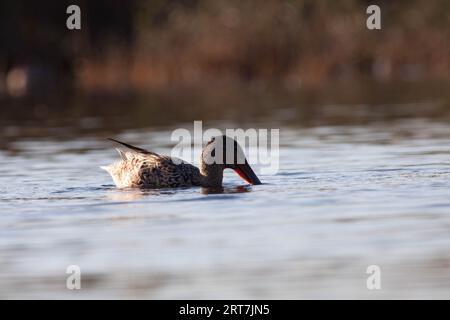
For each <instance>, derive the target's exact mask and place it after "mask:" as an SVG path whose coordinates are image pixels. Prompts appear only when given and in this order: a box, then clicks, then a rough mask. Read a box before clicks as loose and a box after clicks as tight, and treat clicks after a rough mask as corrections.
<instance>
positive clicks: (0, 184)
mask: <svg viewBox="0 0 450 320" xmlns="http://www.w3.org/2000/svg"><path fill="white" fill-rule="evenodd" d="M170 133H171V131H170V130H169V129H167V130H165V129H163V130H155V129H153V130H152V129H142V130H134V131H125V132H123V133H122V134H121V135H119V136H118V137H119V138H123V139H125V140H126V141H129V142H131V143H136V144H140V145H143V146H147V147H151V148H152V149H153V150H155V151H158V152H161V153H169V152H170V146H171V144H170V140H169V139H170ZM280 144H281V150H280V157H281V158H280V170H279V172H278V174H276V175H261V176H260V178H261V180H262V181H263V182H264V184H263V185H260V186H249V185H247V184H246V183H245V182H243V181H242V180H240V179H239V177H238V176H236V175H235V174H234V173H232V172H227V173H226V175H225V186H224V188H223V190H206V189H202V188H188V189H177V190H150V191H141V190H117V189H116V188H115V187H114V186H113V185H112V181H111V179H110V177H109V176H108V175H107V174H106V173H105V172H104V171H102V170H100V169H99V168H98V167H99V166H100V165H105V164H108V163H110V162H112V161H114V160H116V159H117V154H116V153H115V151H114V150H113V149H112V147H111V145H110V143H108V142H107V141H105V140H104V139H102V138H99V137H97V136H96V135H89V134H87V135H82V136H74V137H70V138H65V139H59V138H56V137H53V138H39V139H36V138H27V139H17V140H14V141H11V142H10V143H8V145H7V147H6V148H4V149H3V150H1V151H0V163H1V166H0V212H1V214H0V238H1V242H0V298H150V299H160V298H171V299H173V298H177V299H178V298H181V299H191V298H193V299H196V298H209V299H216V298H269V299H272V298H274V299H277V298H288V299H294V298H447V299H448V298H450V250H449V249H450V126H448V123H446V122H443V123H440V122H436V121H434V122H431V121H429V120H421V119H416V120H401V121H395V122H392V121H391V122H387V123H385V122H380V123H372V124H370V125H365V126H351V125H347V126H318V127H311V128H301V127H289V126H283V127H281V140H280ZM257 172H258V167H257ZM68 265H78V266H80V268H81V271H82V290H79V291H70V290H67V289H66V277H67V274H66V273H65V272H66V268H67V266H68ZM369 265H378V266H379V267H380V268H381V272H382V289H381V290H368V289H367V287H366V279H367V277H368V275H367V274H366V269H367V267H368V266H369Z"/></svg>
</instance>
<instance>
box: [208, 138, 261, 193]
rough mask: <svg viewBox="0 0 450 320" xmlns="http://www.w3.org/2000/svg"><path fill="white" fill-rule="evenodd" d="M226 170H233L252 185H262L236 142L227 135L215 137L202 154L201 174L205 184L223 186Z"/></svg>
mask: <svg viewBox="0 0 450 320" xmlns="http://www.w3.org/2000/svg"><path fill="white" fill-rule="evenodd" d="M225 169H233V170H234V171H235V172H236V173H237V174H238V175H239V176H240V177H241V178H242V179H244V180H245V181H247V182H248V183H250V184H261V181H260V180H259V179H258V177H257V176H256V174H255V172H253V169H252V168H251V167H250V165H249V163H248V161H247V159H246V158H245V154H244V151H243V150H242V148H241V146H240V145H239V144H238V142H237V141H236V140H234V139H232V138H230V137H227V136H225V135H223V136H217V137H213V138H212V139H211V140H210V141H209V142H208V143H207V145H206V146H205V148H204V149H203V152H202V158H201V172H202V174H203V176H204V177H205V180H206V181H205V184H206V185H209V186H217V185H222V179H223V170H225Z"/></svg>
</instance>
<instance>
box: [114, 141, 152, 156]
mask: <svg viewBox="0 0 450 320" xmlns="http://www.w3.org/2000/svg"><path fill="white" fill-rule="evenodd" d="M108 140H110V141H113V142H115V143H118V144H120V145H122V146H124V147H126V148H127V151H133V152H135V153H139V154H145V155H152V156H156V157H160V155H159V154H157V153H155V152H151V151H148V150H146V149H142V148H139V147H135V146H132V145H131V144H128V143H125V142H122V141H119V140H116V139H112V138H108ZM117 151H119V153H120V155H121V156H122V158H124V159H126V158H127V157H126V153H125V152H123V151H122V150H120V149H118V150H117Z"/></svg>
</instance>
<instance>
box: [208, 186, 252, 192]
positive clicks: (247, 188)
mask: <svg viewBox="0 0 450 320" xmlns="http://www.w3.org/2000/svg"><path fill="white" fill-rule="evenodd" d="M251 190H252V187H251V186H237V187H214V188H202V189H201V193H202V194H222V193H225V194H231V193H244V192H250V191H251Z"/></svg>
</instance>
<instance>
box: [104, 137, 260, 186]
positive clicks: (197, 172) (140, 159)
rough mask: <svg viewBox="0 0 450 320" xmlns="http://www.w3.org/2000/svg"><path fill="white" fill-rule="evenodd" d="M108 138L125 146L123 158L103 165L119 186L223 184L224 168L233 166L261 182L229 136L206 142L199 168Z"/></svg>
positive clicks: (248, 178) (253, 181) (247, 178)
mask: <svg viewBox="0 0 450 320" xmlns="http://www.w3.org/2000/svg"><path fill="white" fill-rule="evenodd" d="M109 140H111V141H114V142H116V143H118V144H120V145H121V147H125V149H124V148H118V149H117V151H118V152H119V154H120V156H121V158H122V160H121V161H119V162H116V163H113V164H111V165H109V166H105V167H101V168H102V169H104V170H106V171H107V172H108V173H109V174H110V175H111V177H112V178H113V180H114V183H115V184H116V186H117V187H118V188H136V187H137V188H143V189H151V188H177V187H191V186H201V187H221V186H222V180H223V170H225V169H233V170H234V171H236V173H237V174H238V175H239V176H240V177H241V178H242V179H244V180H245V181H247V182H248V183H250V184H261V181H260V180H259V179H258V177H257V176H256V174H255V173H254V172H253V170H252V168H251V167H250V165H249V164H248V162H247V159H246V158H245V155H244V152H243V151H242V148H241V147H240V146H239V144H238V143H237V141H236V140H234V139H232V138H230V137H227V136H218V137H214V138H212V139H211V140H210V141H209V142H208V143H207V145H206V146H205V147H204V149H203V151H202V155H201V159H200V168H197V167H196V166H193V165H192V164H189V163H187V162H184V161H182V160H180V159H176V158H172V157H169V156H164V155H159V154H157V153H154V152H151V151H148V150H145V149H141V148H138V147H135V146H132V145H129V144H127V143H124V142H121V141H117V140H114V139H109Z"/></svg>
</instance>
